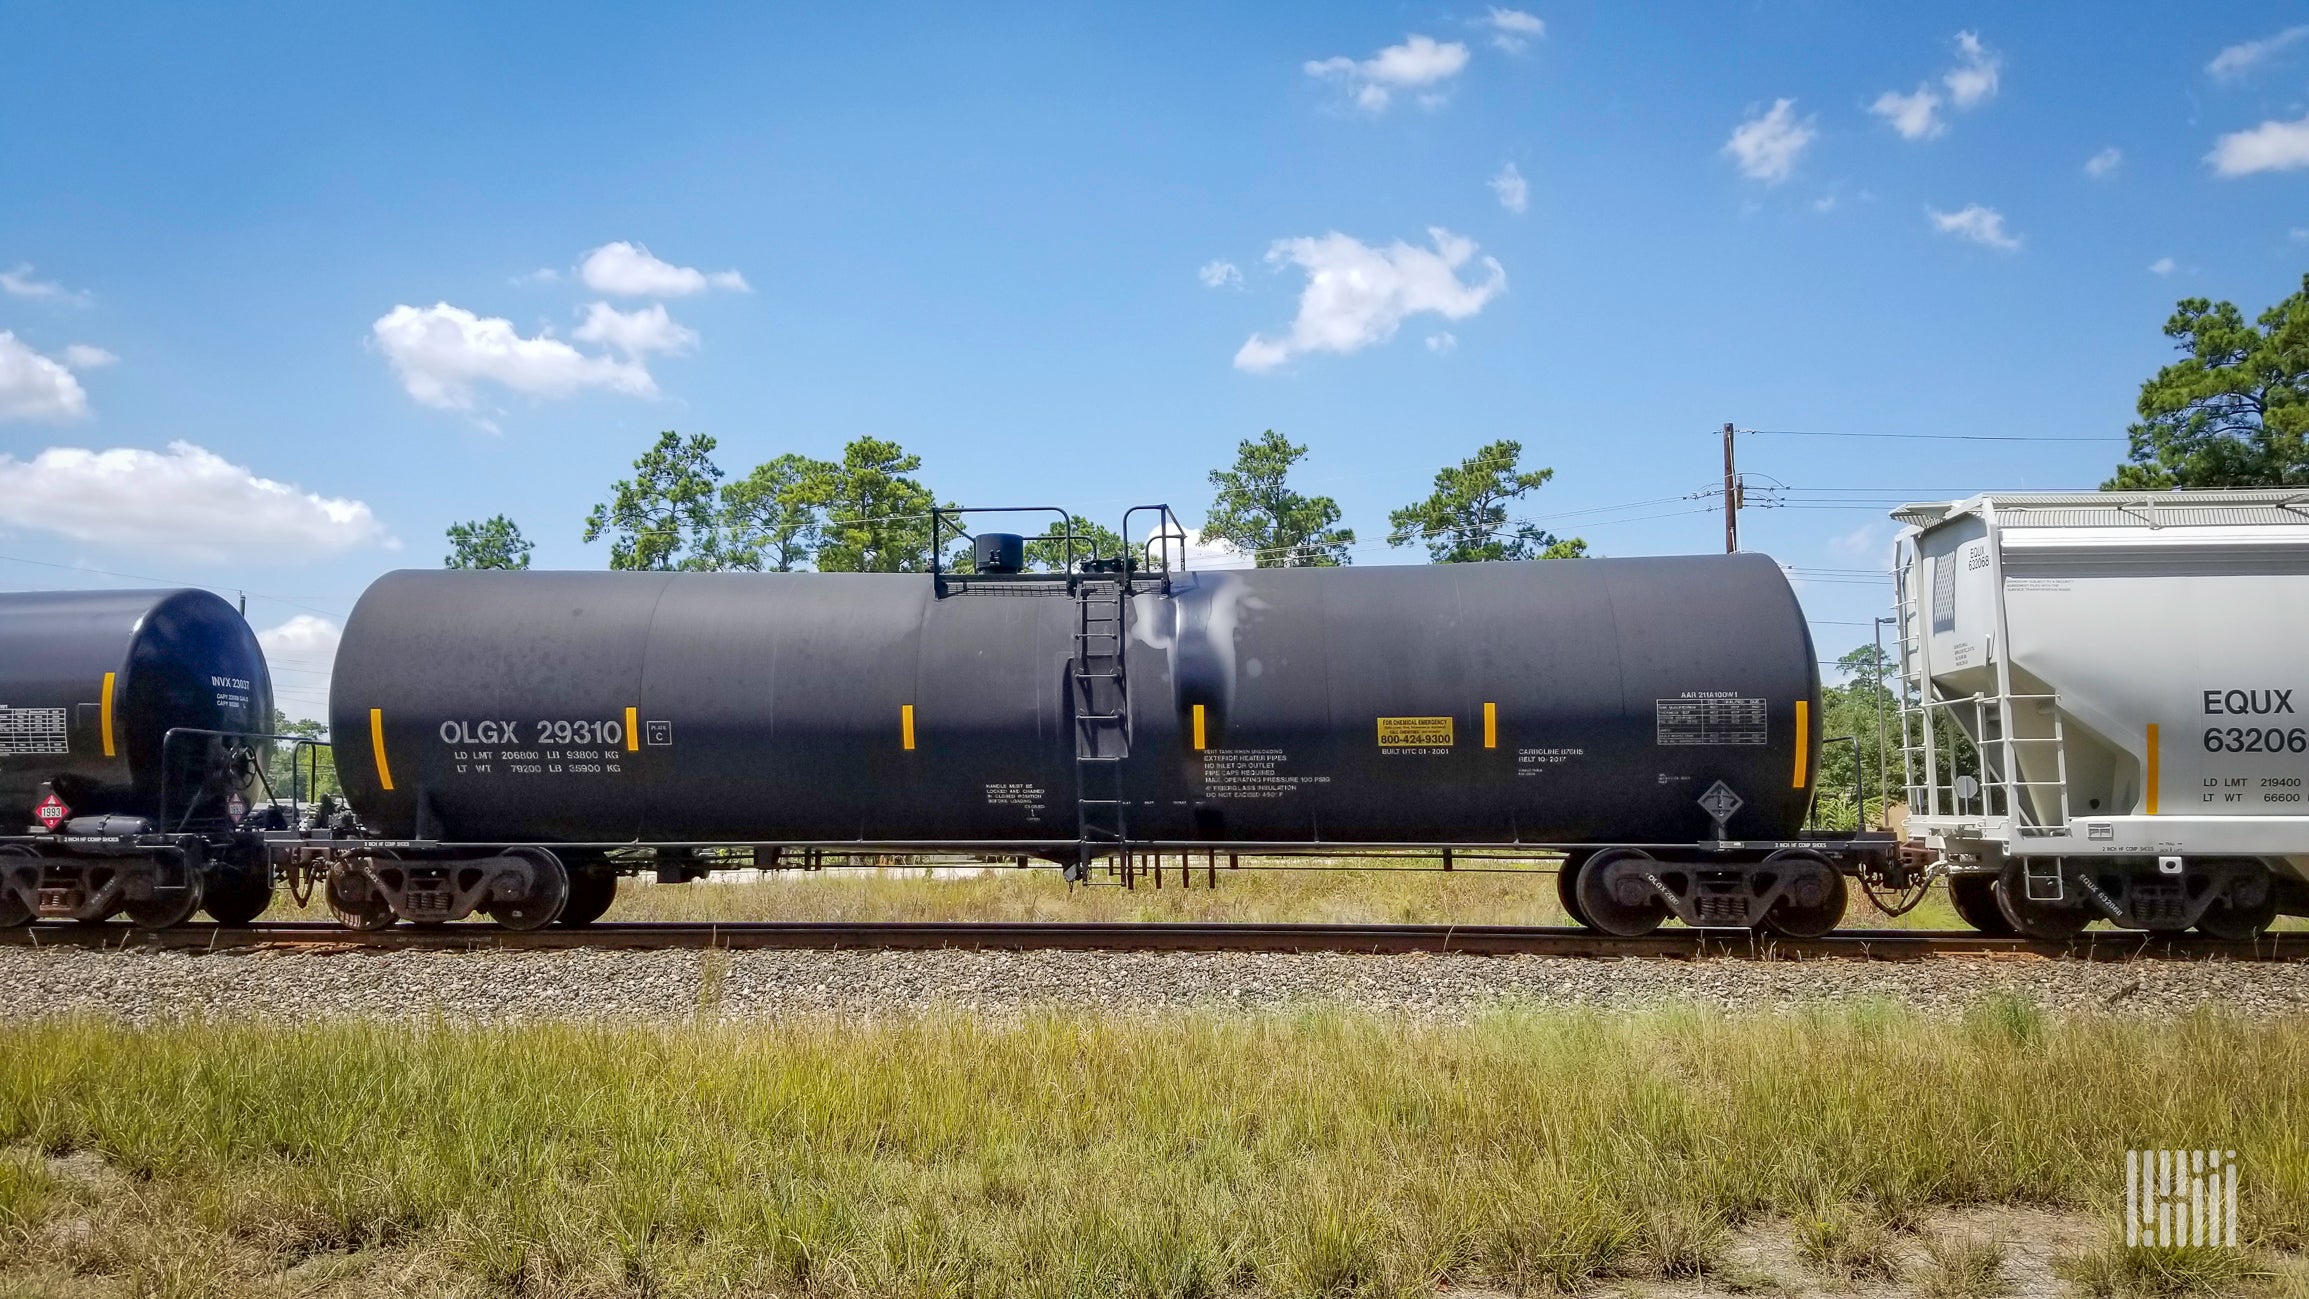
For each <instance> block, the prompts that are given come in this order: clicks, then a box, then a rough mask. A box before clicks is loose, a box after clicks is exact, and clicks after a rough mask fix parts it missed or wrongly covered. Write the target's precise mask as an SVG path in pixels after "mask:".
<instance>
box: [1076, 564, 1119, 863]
mask: <svg viewBox="0 0 2309 1299" xmlns="http://www.w3.org/2000/svg"><path fill="white" fill-rule="evenodd" d="M1130 588H1131V579H1130V575H1129V574H1127V573H1086V574H1084V575H1082V577H1081V578H1080V579H1079V582H1078V585H1077V586H1076V587H1075V596H1074V599H1075V626H1074V664H1073V668H1072V672H1073V678H1074V697H1073V700H1072V702H1073V705H1074V789H1075V825H1076V831H1075V833H1076V836H1077V844H1076V859H1075V862H1074V864H1073V865H1072V866H1070V867H1068V869H1067V878H1068V879H1070V880H1075V881H1088V880H1089V878H1090V863H1091V858H1092V857H1093V856H1094V855H1096V854H1097V853H1099V852H1101V851H1111V852H1114V853H1117V854H1119V856H1120V857H1121V861H1120V863H1119V865H1120V868H1121V874H1122V879H1123V882H1124V883H1126V884H1127V883H1129V882H1130V879H1131V860H1130V817H1129V813H1128V809H1127V806H1126V804H1125V802H1124V800H1123V763H1124V760H1125V759H1127V758H1129V757H1130V685H1129V680H1128V678H1127V677H1126V676H1125V674H1124V672H1123V646H1124V638H1125V635H1126V633H1125V630H1124V625H1123V624H1124V620H1125V617H1126V614H1127V611H1128V609H1129V607H1130Z"/></svg>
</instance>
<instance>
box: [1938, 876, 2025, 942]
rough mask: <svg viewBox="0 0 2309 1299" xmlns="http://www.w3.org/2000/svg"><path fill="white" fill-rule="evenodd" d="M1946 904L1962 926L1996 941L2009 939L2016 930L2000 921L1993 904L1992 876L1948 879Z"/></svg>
mask: <svg viewBox="0 0 2309 1299" xmlns="http://www.w3.org/2000/svg"><path fill="white" fill-rule="evenodd" d="M1948 901H1949V904H1950V905H1952V906H1954V907H1955V908H1956V917H1957V919H1959V920H1962V921H1963V922H1964V923H1966V924H1968V925H1970V926H1972V927H1973V928H1974V929H1977V930H1979V931H1980V932H1981V933H1984V934H1990V935H1993V936H1995V937H1998V938H2010V937H2012V936H2013V935H2014V934H2016V933H2018V932H2019V931H2018V930H2016V929H2014V928H2013V927H2012V922H2011V921H2009V920H2007V919H2005V918H2004V911H2003V910H2002V909H2001V908H1999V907H1998V906H1997V905H1996V877H1995V876H1993V875H1951V876H1949V877H1948Z"/></svg>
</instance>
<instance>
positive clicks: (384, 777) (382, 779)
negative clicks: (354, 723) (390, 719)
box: [369, 708, 393, 791]
mask: <svg viewBox="0 0 2309 1299" xmlns="http://www.w3.org/2000/svg"><path fill="white" fill-rule="evenodd" d="M369 751H370V752H371V753H374V754H376V755H377V783H378V784H379V785H382V786H384V787H385V788H386V789H387V790H388V791H389V790H391V789H392V788H393V769H392V768H391V767H389V766H386V765H385V710H384V709H382V708H372V709H370V710H369Z"/></svg>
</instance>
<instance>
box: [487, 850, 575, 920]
mask: <svg viewBox="0 0 2309 1299" xmlns="http://www.w3.org/2000/svg"><path fill="white" fill-rule="evenodd" d="M505 855H506V856H508V857H519V858H521V859H522V860H524V861H526V862H528V863H529V870H530V875H529V892H528V893H527V894H526V895H524V896H522V897H518V898H515V899H513V900H512V901H510V902H484V903H482V904H481V905H482V907H483V909H484V910H486V911H488V913H489V917H490V919H492V920H495V921H496V922H497V923H498V924H500V925H503V926H504V927H506V928H507V929H516V930H524V931H526V930H531V929H543V928H545V927H546V926H547V925H550V924H552V923H553V921H554V918H555V917H557V916H559V915H560V914H561V913H562V910H563V909H564V908H566V907H567V906H568V905H569V871H568V870H567V868H565V867H563V866H562V864H561V859H560V858H559V857H556V856H554V855H553V854H552V853H550V852H547V851H546V850H545V849H543V848H510V849H507V850H506V853H505Z"/></svg>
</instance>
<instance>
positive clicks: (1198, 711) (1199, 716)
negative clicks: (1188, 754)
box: [1195, 704, 1203, 753]
mask: <svg viewBox="0 0 2309 1299" xmlns="http://www.w3.org/2000/svg"><path fill="white" fill-rule="evenodd" d="M1202 748H1203V706H1202V705H1201V704H1196V705H1195V752H1197V753H1200V752H1202Z"/></svg>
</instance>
